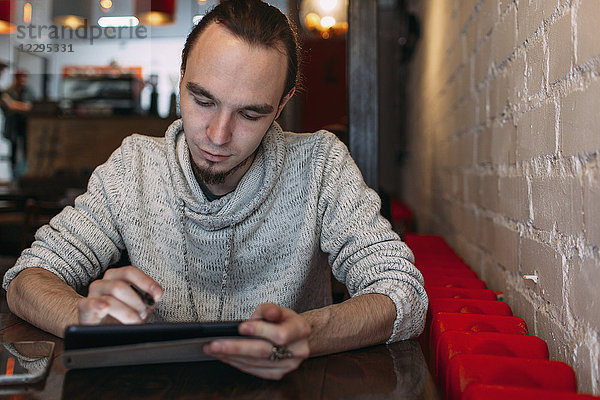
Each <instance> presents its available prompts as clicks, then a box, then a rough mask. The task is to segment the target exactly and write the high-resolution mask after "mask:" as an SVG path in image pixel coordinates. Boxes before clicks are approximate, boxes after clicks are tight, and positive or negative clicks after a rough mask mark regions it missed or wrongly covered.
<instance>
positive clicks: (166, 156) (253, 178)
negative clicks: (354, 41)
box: [3, 120, 427, 342]
mask: <svg viewBox="0 0 600 400" xmlns="http://www.w3.org/2000/svg"><path fill="white" fill-rule="evenodd" d="M380 204H381V203H380V200H379V198H378V196H377V194H376V193H375V192H374V191H372V190H371V189H369V188H368V187H367V186H366V185H365V183H364V181H363V179H362V176H361V174H360V172H359V170H358V168H357V166H356V165H355V163H354V162H353V160H352V158H351V157H350V155H349V153H348V150H347V148H346V147H345V146H344V145H343V144H342V143H341V142H340V141H339V140H338V139H337V138H336V137H335V136H334V135H332V134H330V133H327V132H323V131H321V132H317V133H314V134H293V133H284V132H282V130H281V128H280V127H279V126H278V125H277V124H273V126H272V127H271V129H270V130H269V132H268V133H267V135H266V136H265V138H264V140H263V142H262V144H261V146H260V147H259V150H258V154H257V156H256V158H255V161H254V162H253V164H252V166H251V167H250V169H249V170H248V172H247V173H246V174H245V175H244V177H243V178H242V180H241V181H240V183H239V185H238V187H237V188H236V190H235V191H233V192H231V193H229V194H227V195H226V196H224V197H222V198H220V199H218V200H214V201H212V202H209V201H207V199H206V197H205V196H204V194H203V192H202V190H201V189H200V187H199V185H198V183H197V181H196V179H195V178H194V174H193V172H192V168H191V164H190V156H189V151H188V147H187V144H186V141H185V138H184V135H183V132H182V124H181V121H180V120H179V121H176V122H175V123H173V124H172V125H171V126H170V127H169V129H168V130H167V132H166V135H165V137H164V138H152V137H146V136H140V135H133V136H131V137H128V138H126V139H125V140H124V141H123V143H122V145H121V147H120V148H118V149H117V150H116V151H115V152H114V153H113V154H112V155H111V157H110V158H109V160H108V161H107V162H106V163H105V164H103V165H101V166H99V167H98V168H97V169H96V170H95V171H94V173H93V175H92V177H91V178H90V181H89V184H88V190H87V192H86V193H85V194H83V195H82V196H80V197H78V198H77V199H76V201H75V206H74V207H67V208H65V209H64V210H63V211H62V212H61V213H60V214H59V215H57V216H56V217H54V218H53V219H52V220H51V221H50V224H49V225H46V226H44V227H42V228H40V229H39V230H38V232H37V233H36V241H35V242H34V243H33V245H32V247H31V248H30V249H27V250H25V251H24V252H23V254H22V255H21V257H20V258H19V259H18V261H17V263H16V265H15V266H14V267H13V268H12V269H10V270H9V271H8V272H7V273H6V275H5V277H4V282H3V287H4V288H5V289H6V288H7V287H8V285H9V283H10V281H11V280H12V279H13V278H14V277H15V276H16V275H17V274H18V273H19V272H20V271H21V270H23V269H24V268H28V267H41V268H45V269H47V270H49V271H52V272H53V273H55V274H56V275H58V276H59V277H60V278H62V279H63V280H64V281H65V282H66V283H67V284H69V285H71V286H73V287H74V288H75V289H76V290H79V291H81V290H82V289H83V288H85V287H86V286H87V285H88V284H89V283H90V282H91V281H93V280H94V279H97V278H98V277H99V276H101V274H102V273H103V272H104V271H105V270H106V268H107V267H108V266H109V265H111V264H113V263H115V262H116V261H117V260H118V259H119V257H120V255H121V252H122V251H123V250H124V249H126V250H127V251H128V253H129V257H130V260H131V263H132V265H135V266H136V267H138V268H140V269H141V270H143V271H144V272H145V273H146V274H148V275H149V276H151V277H152V278H153V279H155V280H156V281H157V282H158V283H159V284H160V285H161V286H162V287H163V289H164V296H163V298H162V300H161V301H160V303H159V304H158V306H157V308H156V311H155V312H154V315H153V320H156V321H195V320H227V319H243V318H248V317H249V316H250V314H251V313H252V311H253V310H254V309H255V308H256V306H257V305H258V304H260V303H263V302H274V303H277V304H280V305H283V306H286V307H289V308H291V309H293V310H295V311H297V312H303V311H306V310H310V309H313V308H318V307H323V306H326V305H328V304H330V303H331V286H330V275H329V270H330V269H329V266H331V270H332V271H333V275H334V276H335V278H336V279H338V280H339V281H341V282H343V283H345V284H346V286H347V288H348V291H349V293H350V295H351V296H358V295H362V294H366V293H381V294H384V295H387V296H389V297H390V298H391V299H392V300H393V301H394V303H395V304H396V311H397V318H396V321H395V323H394V330H393V334H392V336H391V337H390V338H389V342H392V341H396V340H400V339H406V338H409V337H414V336H416V335H418V334H419V333H420V332H421V331H422V329H423V325H424V320H425V312H426V309H427V295H426V294H425V290H424V288H423V278H422V276H421V274H420V273H419V272H418V270H417V269H416V268H415V267H414V266H413V264H412V261H413V256H412V253H411V252H410V250H409V249H408V247H407V246H406V245H405V244H404V243H403V242H401V241H400V240H399V238H398V236H397V235H396V234H395V233H394V232H393V231H392V230H391V229H390V225H389V223H388V222H387V221H386V220H385V219H384V218H383V217H381V215H380V213H379V208H380Z"/></svg>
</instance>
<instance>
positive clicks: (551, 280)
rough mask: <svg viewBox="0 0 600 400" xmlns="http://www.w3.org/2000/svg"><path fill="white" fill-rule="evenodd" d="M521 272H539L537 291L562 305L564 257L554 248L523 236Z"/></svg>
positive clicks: (545, 298) (547, 299)
mask: <svg viewBox="0 0 600 400" xmlns="http://www.w3.org/2000/svg"><path fill="white" fill-rule="evenodd" d="M521 272H522V273H523V274H534V273H537V276H538V283H537V284H536V285H535V291H536V293H538V294H539V295H540V296H541V297H542V298H543V299H544V300H546V301H549V302H550V303H551V304H554V305H555V306H557V307H562V304H563V275H562V259H561V257H560V256H559V255H558V254H557V253H556V251H554V249H553V248H551V247H550V246H547V245H545V244H543V243H540V242H537V241H534V240H531V239H528V238H523V239H522V240H521Z"/></svg>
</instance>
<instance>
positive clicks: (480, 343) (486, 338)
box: [432, 331, 548, 389]
mask: <svg viewBox="0 0 600 400" xmlns="http://www.w3.org/2000/svg"><path fill="white" fill-rule="evenodd" d="M457 354H488V355H496V356H507V357H521V358H539V359H544V360H547V359H548V345H547V344H546V342H545V341H543V340H542V339H540V338H538V337H536V336H529V335H514V334H507V333H497V332H467V331H446V332H444V333H442V334H441V335H440V338H439V341H438V345H437V350H436V357H435V365H434V366H432V367H434V368H432V369H433V371H434V373H435V376H436V377H437V381H438V384H439V386H440V387H441V388H442V389H444V388H445V387H446V378H447V376H448V367H449V364H450V360H451V359H452V357H454V356H455V355H457Z"/></svg>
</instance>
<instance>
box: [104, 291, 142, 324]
mask: <svg viewBox="0 0 600 400" xmlns="http://www.w3.org/2000/svg"><path fill="white" fill-rule="evenodd" d="M101 300H103V301H104V302H106V303H108V308H107V310H106V315H107V316H111V317H113V318H114V319H116V320H117V321H118V322H121V323H122V324H141V323H143V322H144V318H143V317H142V316H141V315H140V314H139V313H138V312H137V310H135V309H133V308H131V307H129V306H128V305H127V304H125V303H123V302H122V301H120V300H118V299H116V298H114V297H112V296H103V297H101Z"/></svg>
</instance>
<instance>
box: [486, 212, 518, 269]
mask: <svg viewBox="0 0 600 400" xmlns="http://www.w3.org/2000/svg"><path fill="white" fill-rule="evenodd" d="M518 249H519V232H517V231H513V230H512V229H509V228H507V227H505V226H503V225H499V224H495V225H494V229H493V243H492V255H493V257H494V259H495V260H496V261H497V262H498V264H500V265H502V266H503V267H504V268H506V269H507V270H508V271H510V272H513V273H518V258H517V257H518Z"/></svg>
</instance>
